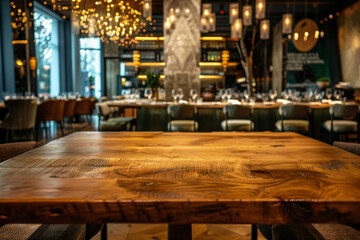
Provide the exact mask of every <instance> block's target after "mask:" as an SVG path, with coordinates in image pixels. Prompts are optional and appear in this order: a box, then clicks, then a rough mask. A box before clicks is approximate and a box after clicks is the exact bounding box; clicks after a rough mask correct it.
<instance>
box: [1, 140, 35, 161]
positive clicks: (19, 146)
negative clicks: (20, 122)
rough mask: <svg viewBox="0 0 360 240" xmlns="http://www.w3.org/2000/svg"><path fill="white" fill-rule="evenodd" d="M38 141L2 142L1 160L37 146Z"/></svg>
mask: <svg viewBox="0 0 360 240" xmlns="http://www.w3.org/2000/svg"><path fill="white" fill-rule="evenodd" d="M35 145H36V142H18V143H5V144H0V152H1V154H0V162H3V161H5V160H7V159H9V158H12V157H15V156H17V155H19V154H22V153H24V152H27V151H29V150H31V149H33V148H35Z"/></svg>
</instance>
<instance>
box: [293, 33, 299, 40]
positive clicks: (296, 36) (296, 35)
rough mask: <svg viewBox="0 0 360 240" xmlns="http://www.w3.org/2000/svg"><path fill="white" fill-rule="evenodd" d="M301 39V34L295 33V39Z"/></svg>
mask: <svg viewBox="0 0 360 240" xmlns="http://www.w3.org/2000/svg"><path fill="white" fill-rule="evenodd" d="M298 39H299V34H298V33H297V32H296V33H294V40H295V41H297V40H298Z"/></svg>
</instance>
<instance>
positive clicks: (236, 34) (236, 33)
mask: <svg viewBox="0 0 360 240" xmlns="http://www.w3.org/2000/svg"><path fill="white" fill-rule="evenodd" d="M231 37H232V38H241V37H242V21H241V18H238V19H236V20H235V22H234V23H233V24H232V25H231Z"/></svg>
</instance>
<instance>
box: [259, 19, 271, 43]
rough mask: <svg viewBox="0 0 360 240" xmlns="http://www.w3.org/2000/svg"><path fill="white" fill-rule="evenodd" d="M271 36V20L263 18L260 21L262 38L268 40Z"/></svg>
mask: <svg viewBox="0 0 360 240" xmlns="http://www.w3.org/2000/svg"><path fill="white" fill-rule="evenodd" d="M269 36H270V21H269V20H261V21H260V39H262V40H266V39H269Z"/></svg>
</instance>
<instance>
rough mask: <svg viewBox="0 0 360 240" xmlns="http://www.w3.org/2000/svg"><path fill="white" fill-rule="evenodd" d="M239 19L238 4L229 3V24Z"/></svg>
mask: <svg viewBox="0 0 360 240" xmlns="http://www.w3.org/2000/svg"><path fill="white" fill-rule="evenodd" d="M238 18H239V4H238V3H231V4H230V6H229V22H230V24H233V23H234V22H235V20H236V19H238Z"/></svg>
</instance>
